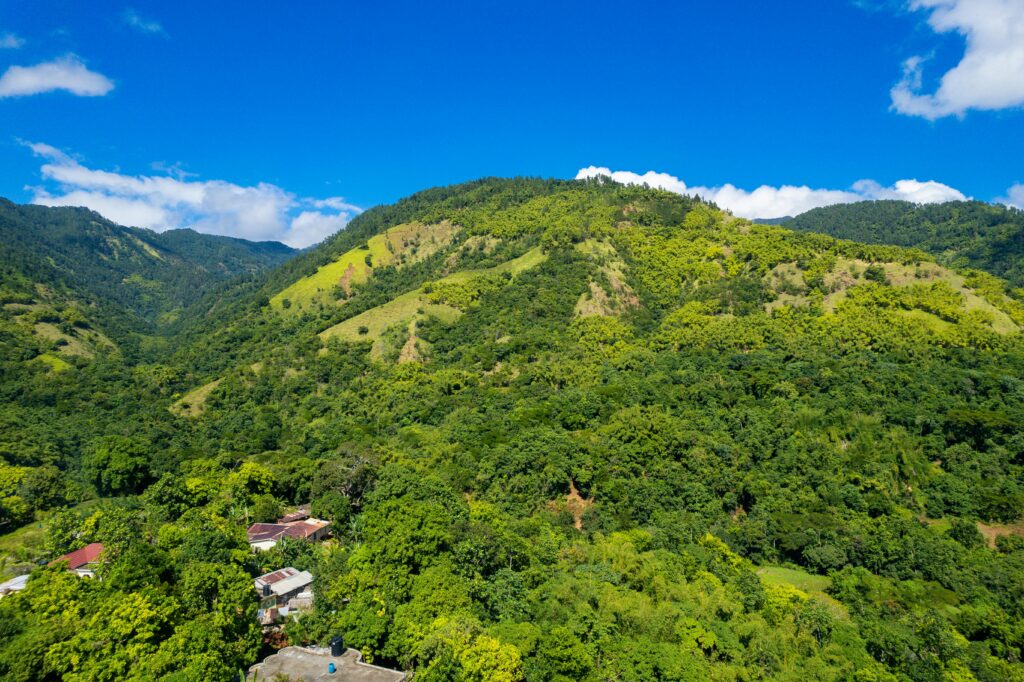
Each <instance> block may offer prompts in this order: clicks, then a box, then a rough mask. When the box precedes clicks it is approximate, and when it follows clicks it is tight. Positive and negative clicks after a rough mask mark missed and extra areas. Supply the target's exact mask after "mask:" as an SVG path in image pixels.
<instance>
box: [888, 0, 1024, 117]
mask: <svg viewBox="0 0 1024 682" xmlns="http://www.w3.org/2000/svg"><path fill="white" fill-rule="evenodd" d="M910 9H912V10H915V11H926V12H930V14H929V16H928V24H929V25H930V26H931V27H932V29H933V30H934V31H935V32H936V33H950V32H956V33H959V34H960V35H962V36H963V37H964V40H965V41H966V49H965V51H964V55H963V58H961V60H960V63H958V64H957V65H956V66H955V67H953V68H952V69H950V70H949V71H947V72H946V73H945V74H943V76H942V78H941V80H940V81H939V85H938V88H937V89H936V90H935V92H932V93H928V92H922V90H923V87H922V77H923V70H924V65H925V61H926V60H925V59H924V58H923V57H920V56H915V57H911V58H910V59H907V60H906V61H905V62H904V63H903V78H902V79H901V80H900V81H899V82H898V83H897V84H896V86H895V87H893V89H892V91H891V93H890V94H891V96H892V108H893V109H895V110H896V111H898V112H899V113H901V114H906V115H908V116H921V117H924V118H926V119H929V120H935V119H938V118H942V117H944V116H951V115H952V116H963V115H964V114H966V113H967V111H968V110H970V109H978V110H996V109H1006V108H1009V107H1018V106H1021V105H1024V2H1021V0H911V1H910Z"/></svg>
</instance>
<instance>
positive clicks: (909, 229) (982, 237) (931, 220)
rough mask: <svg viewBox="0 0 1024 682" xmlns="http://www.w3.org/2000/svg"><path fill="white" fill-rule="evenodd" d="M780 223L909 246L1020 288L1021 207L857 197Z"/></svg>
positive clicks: (1023, 253)
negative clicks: (988, 274) (911, 201)
mask: <svg viewBox="0 0 1024 682" xmlns="http://www.w3.org/2000/svg"><path fill="white" fill-rule="evenodd" d="M783 223H784V224H785V225H786V227H788V228H790V229H793V230H799V231H801V232H821V233H824V234H829V235H832V236H833V237H839V238H841V239H852V240H854V241H859V242H867V243H869V244H895V245H896V246H912V247H915V248H919V249H922V250H924V251H927V252H929V253H931V254H932V255H933V256H935V258H937V259H938V260H939V261H940V262H941V263H943V264H945V265H949V266H951V267H958V268H978V269H980V270H986V271H988V272H991V273H992V274H995V275H998V276H999V277H1002V278H1003V279H1005V280H1007V281H1008V282H1010V284H1011V285H1013V286H1014V287H1024V211H1021V210H1019V209H1016V208H1011V207H1007V206H1002V205H999V204H986V203H984V202H981V201H949V202H946V203H942V204H912V203H910V202H907V201H863V202H858V203H854V204H839V205H836V206H827V207H825V208H816V209H813V210H811V211H807V212H806V213H803V214H801V215H799V216H797V217H796V218H790V219H788V220H784V221H783Z"/></svg>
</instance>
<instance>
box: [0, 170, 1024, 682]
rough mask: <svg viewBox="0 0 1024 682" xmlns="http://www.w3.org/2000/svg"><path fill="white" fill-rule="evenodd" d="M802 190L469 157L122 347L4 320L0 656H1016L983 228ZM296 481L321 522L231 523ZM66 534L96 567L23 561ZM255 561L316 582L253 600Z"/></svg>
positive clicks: (1006, 344) (263, 512) (179, 666)
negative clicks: (887, 230)
mask: <svg viewBox="0 0 1024 682" xmlns="http://www.w3.org/2000/svg"><path fill="white" fill-rule="evenodd" d="M946 206H947V207H948V206H949V205H946ZM972 206H973V204H968V205H965V208H964V209H963V212H961V213H960V214H953V213H951V214H950V216H949V217H948V218H946V219H945V220H939V218H938V217H937V216H938V215H939V214H934V216H936V217H934V218H929V220H930V221H932V222H930V223H929V224H933V225H940V224H941V225H945V226H947V227H948V231H949V232H950V233H952V232H954V231H955V229H959V228H955V226H956V225H957V224H958V223H957V220H958V218H957V217H956V216H957V215H964V216H966V219H968V220H975V218H974V217H971V216H973V215H974V214H973V213H969V211H974V210H977V211H978V212H979V214H980V213H982V212H983V211H982V209H981V208H977V209H974V208H971V207H972ZM889 208H891V207H888V205H887V204H885V205H883V206H882V207H881V208H879V209H878V210H880V211H887V210H889ZM909 208H910V209H913V210H920V209H916V208H914V207H909ZM864 210H865V211H867V210H871V209H868V208H866V207H865V209H864ZM901 210H902V209H901ZM947 210H949V211H952V210H953V209H947ZM812 213H813V212H812ZM806 215H808V216H810V215H811V214H806ZM821 215H826V216H827V215H829V214H828V213H827V212H826V213H823V214H821ZM887 215H888V214H887ZM930 215H931V214H930ZM1001 215H1002V216H1003V217H1002V218H1000V220H1001V221H1003V222H1000V223H999V224H1000V225H1003V224H1004V223H1012V222H1013V221H1018V222H1019V214H1014V213H1007V212H1002V213H1001ZM812 218H813V216H811V217H809V218H807V221H812ZM803 219H804V217H803V216H801V217H800V218H798V219H796V220H798V221H802V222H801V226H795V227H798V229H799V231H793V230H790V229H787V228H785V227H780V226H774V225H760V224H754V223H751V222H749V221H745V220H741V219H737V218H735V217H733V216H731V215H729V214H727V213H724V212H722V211H719V210H718V209H717V208H716V207H715V206H713V205H710V204H707V203H705V202H703V201H701V200H699V199H696V198H688V197H683V196H679V195H676V194H672V193H668V192H664V191H660V190H654V189H649V188H645V187H634V186H629V187H627V186H623V185H619V184H615V183H613V182H610V181H608V180H605V179H595V180H589V181H554V180H550V181H544V180H533V179H522V178H520V179H512V180H501V179H486V180H481V181H477V182H472V183H466V184H463V185H457V186H453V187H445V188H437V189H432V190H427V191H425V192H421V193H419V194H416V195H413V196H411V197H409V198H407V199H404V200H402V201H400V202H398V203H396V204H394V205H392V206H383V207H378V208H375V209H371V210H369V211H367V212H365V213H363V214H362V215H360V216H359V217H358V218H357V219H355V220H354V221H353V222H352V223H351V225H350V226H349V227H348V228H347V229H346V230H344V231H342V232H340V233H338V234H337V235H335V236H334V237H333V238H331V239H329V240H328V241H326V242H325V243H324V244H322V245H320V246H319V247H317V248H316V249H313V250H310V251H309V252H306V253H303V254H300V255H298V256H296V257H294V258H292V259H290V260H288V261H287V262H286V263H284V264H283V265H281V266H279V267H277V268H275V269H273V270H271V271H268V272H266V273H263V274H258V275H254V276H252V277H249V278H247V279H246V280H245V281H243V282H240V281H238V280H235V281H233V282H231V283H230V284H229V285H225V286H226V287H227V288H225V289H219V290H218V289H215V288H214V289H210V290H209V291H208V292H206V297H205V298H197V299H194V300H195V301H198V303H194V304H193V305H192V306H191V307H188V306H184V305H182V306H181V310H182V311H183V312H182V313H181V318H180V319H179V320H178V321H177V323H176V326H175V335H174V337H173V339H171V340H169V341H168V342H167V343H166V344H163V345H159V346H157V345H150V346H145V347H140V349H139V351H138V353H137V354H136V355H134V356H128V355H125V354H123V353H101V352H97V353H95V354H94V355H93V356H92V358H91V360H90V361H89V362H77V363H71V362H64V365H57V364H56V363H54V362H52V361H40V358H42V357H44V356H51V357H55V358H58V359H59V355H58V353H59V348H57V347H56V346H55V345H53V342H51V347H48V348H47V347H44V346H45V343H44V341H45V340H44V339H43V340H41V339H40V338H39V337H38V336H33V335H32V334H31V333H29V332H26V331H25V328H24V327H23V326H22V327H18V326H17V325H14V324H13V323H11V324H7V325H6V326H4V327H3V328H2V329H0V529H2V530H0V532H2V533H4V534H3V535H0V571H3V572H4V577H8V576H11V575H16V574H23V573H26V572H31V577H30V579H29V581H28V584H27V587H26V588H25V589H24V590H22V591H20V592H17V593H14V594H12V595H10V596H7V597H4V598H2V599H0V678H3V679H10V680H52V679H67V680H120V679H140V680H149V679H163V678H166V679H175V680H207V679H223V680H229V679H235V678H236V677H237V674H238V672H239V671H240V670H244V669H245V668H247V667H248V666H249V665H251V664H252V663H254V662H256V661H257V660H259V659H260V658H261V657H263V656H266V655H267V654H268V653H271V652H272V650H273V647H275V646H280V645H281V644H282V643H283V642H284V641H287V642H290V643H293V644H307V643H321V644H322V643H324V642H326V641H327V640H328V639H329V638H330V637H332V636H334V635H339V634H340V635H343V636H344V637H345V640H346V642H348V643H349V644H350V645H351V646H353V647H356V648H359V649H360V650H361V651H362V652H363V654H364V655H365V656H366V658H367V659H368V660H370V661H373V662H376V663H380V664H383V665H387V666H391V667H395V668H400V669H403V670H407V671H410V672H413V673H414V679H415V680H416V681H417V682H426V681H441V680H467V681H484V680H497V681H507V682H513V681H516V680H530V681H538V682H542V681H543V682H547V681H552V682H554V681H565V680H594V681H597V680H622V681H636V682H641V681H644V682H646V681H650V680H707V679H711V680H722V681H739V680H762V679H773V680H808V679H811V680H849V681H857V682H868V681H898V680H913V681H922V682H923V681H933V680H934V681H939V680H950V681H952V680H980V681H982V682H995V681H997V680H1024V663H1022V660H1021V656H1022V649H1024V520H1022V519H1024V345H1022V343H1021V328H1022V327H1024V295H1022V293H1021V290H1020V289H1019V288H1014V287H1017V286H1019V284H1018V283H1016V282H1015V283H1014V284H1008V283H1007V281H1006V280H1005V279H1001V278H1000V277H999V276H997V275H1003V276H1005V277H1006V278H1007V279H1010V280H1011V281H1014V280H1013V277H1015V276H1016V275H1014V273H1020V272H1021V270H1020V267H1021V265H1020V260H1019V258H1017V260H1016V261H1014V262H1011V261H1013V257H1012V256H1010V255H1006V256H1000V258H999V259H996V258H990V259H988V260H985V259H982V258H981V257H980V256H976V255H971V254H976V253H980V252H976V251H971V250H970V249H969V248H968V247H967V246H963V247H962V250H961V251H959V252H958V253H957V254H956V255H949V254H948V253H947V252H948V251H951V250H955V249H954V248H953V247H950V248H945V249H938V247H936V246H935V244H936V243H937V242H935V240H934V239H928V238H919V237H920V235H918V236H914V237H907V238H906V239H902V238H900V239H899V240H896V239H893V238H891V235H878V234H876V235H874V236H872V233H871V229H870V227H865V225H869V221H868V220H867V218H865V222H864V223H863V225H862V224H861V223H849V225H850V227H849V229H850V230H854V231H856V232H858V234H856V235H853V234H851V235H849V236H851V237H854V236H856V237H857V238H858V239H859V240H860V241H859V242H858V241H846V240H841V239H837V238H835V237H832V236H827V235H824V234H815V233H812V232H806V231H803V230H804V229H810V227H809V225H810V224H811V223H810V222H806V221H804V220H803ZM97 220H98V219H97ZM886 220H888V218H886ZM907 220H910V219H907ZM921 220H924V219H923V218H921ZM977 220H980V218H978V219H977ZM812 222H813V225H814V232H826V231H827V232H839V231H840V229H845V228H843V227H842V225H845V224H846V223H844V221H843V220H842V219H841V218H838V217H837V218H836V219H835V221H834V222H829V221H827V220H824V219H823V218H813V221H812ZM790 224H791V225H792V223H790ZM870 224H873V223H870ZM900 224H902V223H900ZM908 224H909V223H908ZM1009 229H1010V228H1005V230H1003V231H1001V232H1000V234H1002V233H1003V232H1005V231H1008V230H1009ZM963 230H964V233H965V234H966V233H967V232H970V233H971V234H975V235H976V237H974V239H975V240H976V241H977V243H981V242H980V241H978V240H981V241H983V240H984V239H986V235H991V234H994V231H990V232H984V230H981V228H976V226H974V223H971V226H969V227H964V228H963ZM928 234H929V235H932V236H934V231H930V232H929V233H928ZM915 235H917V233H915ZM165 236H166V235H165ZM883 236H884V237H885V238H884V239H883V238H882V237H883ZM883 241H885V242H893V241H899V242H900V244H901V245H887V244H881V243H877V242H883ZM967 241H969V240H967ZM967 241H964V242H962V244H967ZM864 242H868V243H864ZM957 243H958V244H961V242H957ZM977 243H975V242H971V244H974V245H975V246H977ZM985 243H986V244H991V243H992V242H985ZM26 248H27V247H26ZM167 248H170V247H169V246H168V247H167ZM957 248H959V247H957ZM978 248H981V247H978ZM986 248H988V247H986ZM933 251H934V252H935V253H936V254H938V255H931V254H930V252H933ZM995 251H996V249H995V247H992V251H991V253H995ZM999 253H1001V254H1003V253H1004V251H999ZM1006 253H1009V251H1006ZM220 258H224V256H216V257H215V259H220ZM936 259H938V261H937V260H936ZM965 259H966V260H965ZM23 262H25V263H35V262H36V261H34V260H30V259H28V258H26V259H25V260H24V261H23ZM4 263H5V268H6V270H5V273H6V274H5V278H6V279H5V280H4V282H7V281H17V279H18V278H19V277H25V278H27V279H26V281H30V280H31V277H30V274H31V273H26V272H24V271H22V269H20V268H19V267H18V266H17V265H16V264H15V263H14V262H13V261H8V260H7V259H5V260H4ZM33 267H34V266H33ZM210 267H212V266H210ZM970 268H976V269H970ZM993 272H995V273H996V274H993ZM125 276H126V278H127V279H130V278H131V277H132V274H126V275H125ZM140 276H141V275H140ZM5 286H6V285H5ZM62 286H63V287H65V288H66V290H67V291H73V290H74V287H75V286H76V285H75V283H74V282H70V281H66V282H62ZM168 286H170V285H168ZM114 288H116V287H114ZM127 288H128V285H123V286H122V289H123V290H122V291H119V292H118V293H116V294H115V293H110V294H108V296H109V297H110V298H112V299H113V298H116V297H118V296H125V297H129V299H131V300H134V299H132V298H131V297H132V296H135V295H137V294H131V293H129V292H128V290H127ZM12 290H13V285H12ZM96 290H97V291H98V290H99V289H96ZM97 296H98V294H97ZM168 300H172V299H168ZM11 302H12V303H17V301H11ZM140 305H141V304H140ZM172 307H173V306H172ZM153 310H157V309H156V308H154V309H153ZM160 310H164V308H160ZM140 314H142V313H140ZM147 314H149V313H147ZM70 324H71V325H72V326H73V325H74V322H73V321H72V322H70ZM306 503H309V504H311V505H312V513H313V514H314V515H315V516H318V517H320V518H323V519H327V520H329V521H330V522H331V530H332V538H331V539H330V540H328V541H326V542H323V543H306V542H301V541H283V542H281V543H279V544H278V545H277V546H276V547H274V548H273V549H271V550H270V551H267V552H262V553H253V552H251V551H250V549H249V545H248V544H247V541H246V534H245V528H246V526H247V525H248V524H249V523H251V522H253V521H272V520H274V519H276V518H277V517H278V516H280V515H281V514H282V513H283V512H285V511H288V510H289V509H291V508H292V507H294V506H295V505H298V504H306ZM92 542H101V543H102V544H103V546H104V560H105V563H104V564H103V565H102V566H101V567H100V568H99V569H98V570H99V577H100V578H101V579H100V580H83V579H80V578H77V577H76V576H74V575H73V574H71V573H68V572H66V571H63V570H61V567H60V566H54V567H47V566H46V565H45V564H46V562H47V561H49V560H50V559H52V558H54V557H57V556H60V555H61V554H63V553H64V552H67V551H69V550H73V549H76V548H80V547H83V546H85V545H86V544H87V543H92ZM282 566H294V567H296V568H298V569H302V570H310V571H311V572H312V573H313V575H314V578H315V582H314V588H315V593H316V599H315V603H314V608H313V610H312V611H311V612H309V613H306V614H304V615H303V616H301V617H300V618H298V619H292V620H289V621H288V622H287V624H286V625H285V626H284V629H283V632H282V633H277V634H275V636H273V637H265V636H263V634H262V633H261V631H260V628H259V626H258V625H257V623H256V619H255V617H256V610H257V602H258V596H257V594H256V592H255V590H254V589H253V583H252V578H253V576H256V575H260V574H261V573H264V572H266V571H269V570H272V569H276V568H280V567H282Z"/></svg>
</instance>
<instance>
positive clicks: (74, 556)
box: [49, 542, 103, 578]
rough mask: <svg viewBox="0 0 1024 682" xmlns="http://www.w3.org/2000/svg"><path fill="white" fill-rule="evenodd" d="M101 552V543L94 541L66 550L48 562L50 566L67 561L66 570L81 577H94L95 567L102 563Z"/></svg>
mask: <svg viewBox="0 0 1024 682" xmlns="http://www.w3.org/2000/svg"><path fill="white" fill-rule="evenodd" d="M102 554H103V545H102V544H100V543H98V542H94V543H92V544H89V545H86V546H85V547H82V548H81V549H76V550H75V551H74V552H68V553H67V554H65V555H64V556H62V557H58V558H56V559H54V560H53V561H51V562H50V563H49V565H50V566H53V565H54V564H59V563H61V562H62V561H65V562H67V564H68V570H69V571H71V572H72V573H77V574H78V575H79V577H82V578H95V577H96V568H97V567H98V566H99V565H100V564H101V563H103V562H102V561H101V555H102Z"/></svg>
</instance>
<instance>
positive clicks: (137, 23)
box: [121, 8, 167, 37]
mask: <svg viewBox="0 0 1024 682" xmlns="http://www.w3.org/2000/svg"><path fill="white" fill-rule="evenodd" d="M121 20H122V21H123V22H124V23H125V25H126V26H130V27H131V28H133V29H135V30H136V31H138V32H139V33H147V34H149V35H160V36H164V37H167V31H165V30H164V27H163V26H162V25H161V24H160V22H158V21H154V20H152V19H145V18H143V17H142V16H141V15H140V14H139V13H138V12H136V11H135V10H133V9H131V8H129V9H126V10H125V11H124V13H123V14H122V15H121Z"/></svg>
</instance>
